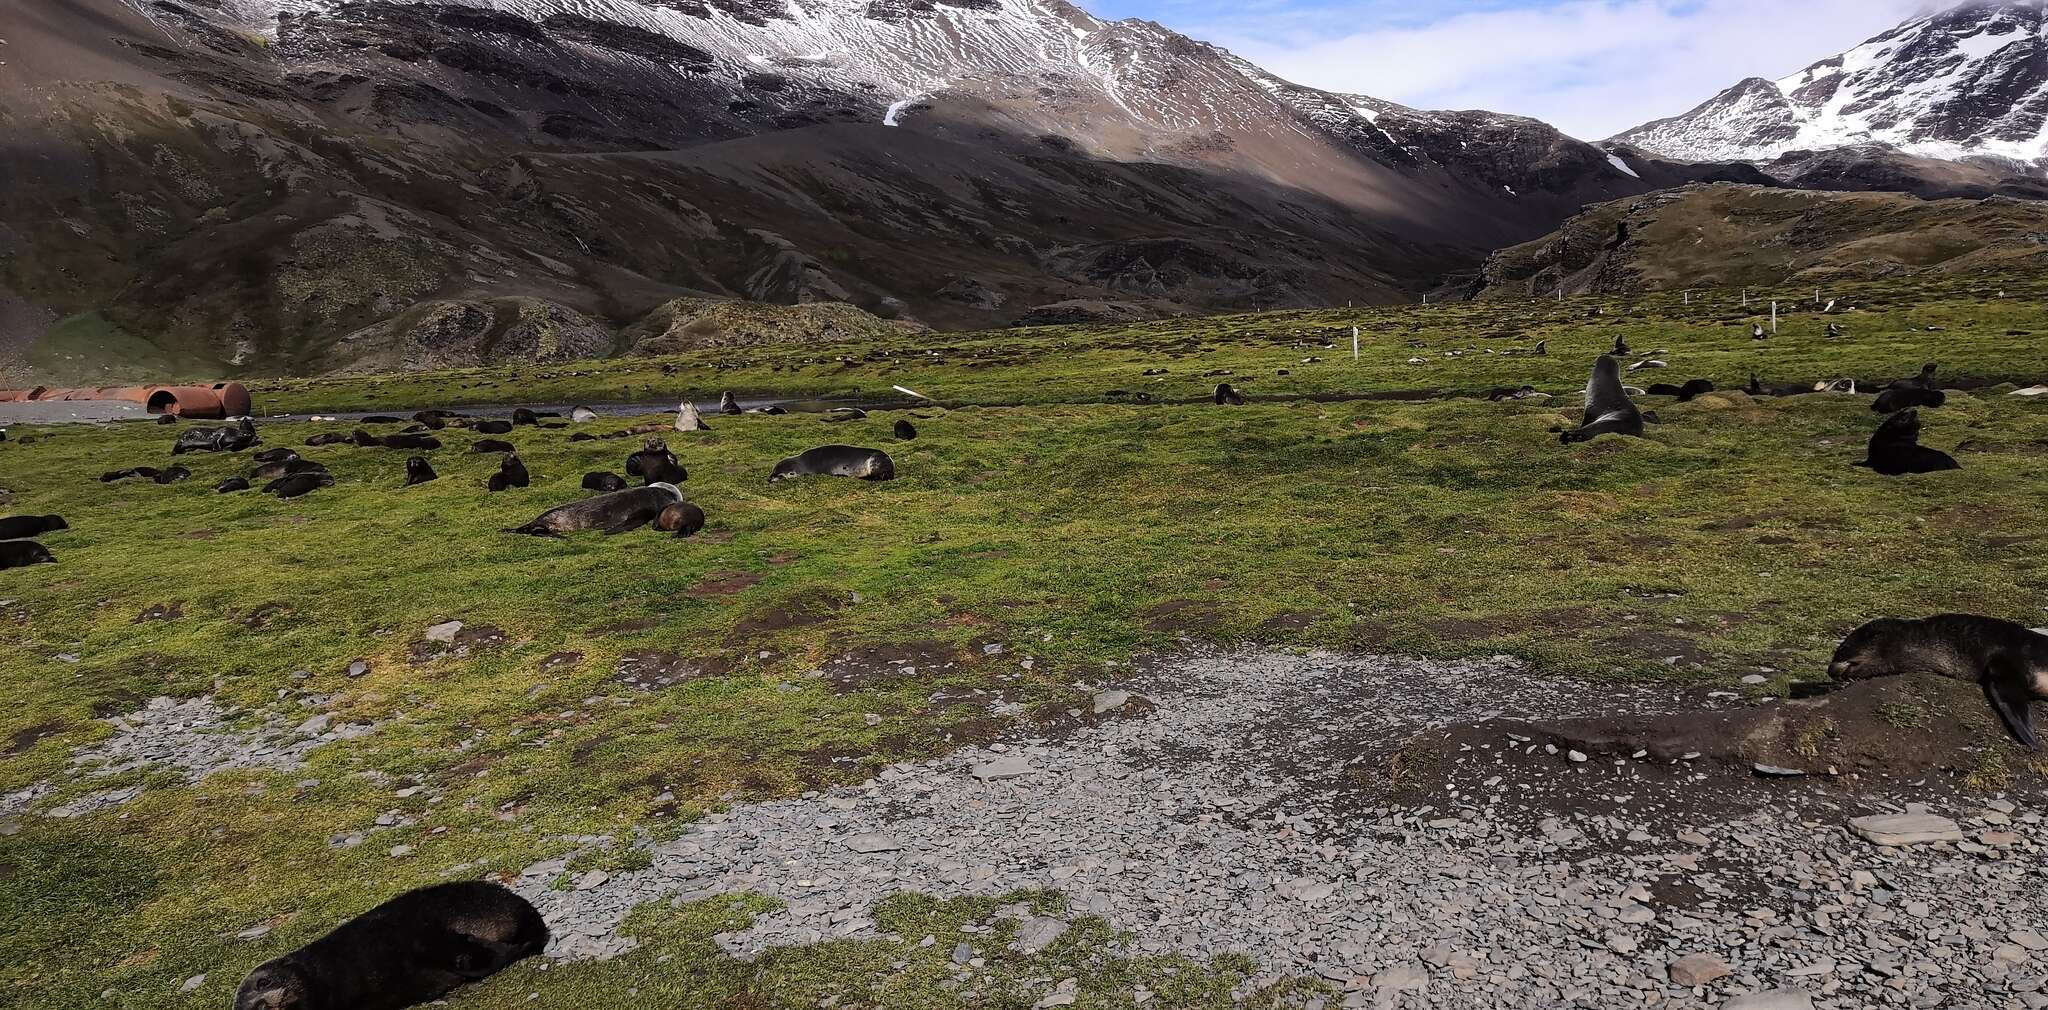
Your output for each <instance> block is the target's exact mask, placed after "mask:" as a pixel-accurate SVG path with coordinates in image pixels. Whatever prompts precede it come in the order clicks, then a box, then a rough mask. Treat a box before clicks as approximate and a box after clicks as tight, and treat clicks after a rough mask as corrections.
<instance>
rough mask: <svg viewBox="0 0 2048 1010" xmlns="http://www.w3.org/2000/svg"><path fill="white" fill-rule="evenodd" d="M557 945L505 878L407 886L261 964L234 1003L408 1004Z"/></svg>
mask: <svg viewBox="0 0 2048 1010" xmlns="http://www.w3.org/2000/svg"><path fill="white" fill-rule="evenodd" d="M547 943H548V927H547V923H546V922H544V921H542V920H541V917H540V913H539V912H537V911H535V910H534V907H533V905H531V904H529V903H528V902H527V900H526V899H525V898H522V897H520V896H518V895H516V894H514V893H512V892H511V891H509V890H507V889H505V888H503V887H500V886H498V885H497V884H493V883H488V882H485V881H459V882H455V883H448V884H435V885H433V886H431V887H422V888H419V889H417V890H412V891H407V892H405V893H404V894H401V895H399V896H398V897H396V898H392V899H391V900H390V901H387V902H385V903H383V904H381V905H378V906H377V907H375V908H372V909H370V910H369V911H367V912H364V913H363V914H361V915H358V916H356V917H355V918H353V919H350V920H348V921H347V922H344V923H342V924H341V925H339V926H336V927H335V928H334V931H333V932H331V933H328V934H327V935H326V936H323V937H321V938H320V939H318V940H315V941H313V942H312V943H309V944H307V945H305V946H303V947H300V948H299V949H298V950H295V951H292V952H291V953H289V954H286V955H284V956H283V957H277V958H272V959H271V960H268V961H265V962H263V963H262V964H260V965H257V966H256V970H254V971H251V972H250V973H249V975H248V977H247V978H245V979H243V980H242V984H241V986H240V988H238V989H236V990H235V1006H234V1010H399V1008H401V1007H409V1006H415V1005H417V1004H421V1003H426V1002H429V1001H432V1000H434V999H438V998H439V997H441V996H443V995H446V994H447V993H448V992H449V991H451V990H453V989H455V988H457V987H460V986H463V985H466V984H468V983H471V982H476V981H480V980H482V979H484V978H487V977H489V976H491V975H493V974H495V973H497V972H498V971H500V970H501V969H503V968H505V967H506V966H508V965H510V964H512V963H513V962H515V961H518V960H520V959H522V958H526V957H531V956H533V955H535V954H538V953H540V952H541V950H542V948H544V947H546V946H547Z"/></svg>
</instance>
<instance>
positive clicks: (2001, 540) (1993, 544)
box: [1984, 533, 2048, 551]
mask: <svg viewBox="0 0 2048 1010" xmlns="http://www.w3.org/2000/svg"><path fill="white" fill-rule="evenodd" d="M2043 539H2048V534H2043V533H2030V534H2027V535H2026V536H2018V537H1985V538H1984V546H1986V547H1989V548H1991V549H1992V550H1994V551H2002V550H2004V549H2006V548H2008V547H2018V546H2019V545H2021V544H2031V543H2035V542H2037V541H2040V540H2043Z"/></svg>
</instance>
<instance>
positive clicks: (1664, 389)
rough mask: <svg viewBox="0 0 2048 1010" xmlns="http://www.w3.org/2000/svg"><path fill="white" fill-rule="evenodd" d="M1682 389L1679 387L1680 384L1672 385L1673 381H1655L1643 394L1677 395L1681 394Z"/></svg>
mask: <svg viewBox="0 0 2048 1010" xmlns="http://www.w3.org/2000/svg"><path fill="white" fill-rule="evenodd" d="M1681 391H1682V390H1681V387H1679V386H1675V385H1672V384H1671V383H1669V382H1653V383H1650V388H1648V389H1645V390H1643V395H1644V396H1677V395H1678V394H1679V393H1680V392H1681Z"/></svg>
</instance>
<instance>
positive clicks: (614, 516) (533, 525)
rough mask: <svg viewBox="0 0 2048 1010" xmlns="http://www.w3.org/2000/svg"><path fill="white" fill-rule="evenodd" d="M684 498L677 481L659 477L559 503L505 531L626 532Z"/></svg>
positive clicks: (539, 533) (541, 533)
mask: <svg viewBox="0 0 2048 1010" xmlns="http://www.w3.org/2000/svg"><path fill="white" fill-rule="evenodd" d="M682 500H683V493H682V492H681V491H678V490H676V486H675V485H674V484H666V483H662V482H659V481H657V482H655V483H652V484H649V485H647V486H646V487H634V488H627V489H626V490H624V491H608V492H606V493H604V494H600V495H592V496H590V497H588V498H585V499H583V500H582V501H576V502H570V503H569V504H567V505H557V506H555V507H554V508H551V509H549V510H547V511H546V512H542V513H541V514H540V515H539V516H537V517H535V518H534V520H533V521H532V522H529V523H527V524H525V525H523V526H514V527H512V528H510V529H508V530H506V531H505V532H507V533H525V534H529V535H531V536H537V537H559V536H562V535H564V534H568V533H581V532H583V531H585V530H603V531H605V532H606V533H608V534H617V533H625V532H627V531H628V530H636V529H639V528H640V527H642V526H645V525H647V524H648V523H651V522H653V521H655V520H656V519H657V518H659V517H660V516H661V512H662V510H663V509H666V508H668V507H670V506H672V505H674V504H676V503H677V502H680V501H682Z"/></svg>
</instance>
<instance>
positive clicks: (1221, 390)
mask: <svg viewBox="0 0 2048 1010" xmlns="http://www.w3.org/2000/svg"><path fill="white" fill-rule="evenodd" d="M1215 400H1216V403H1217V404H1218V405H1222V404H1226V403H1227V404H1229V405H1230V406H1233V407H1242V406H1244V394H1243V393H1240V392H1238V391H1237V390H1235V389H1232V388H1230V383H1228V382H1219V383H1217V384H1216V393H1215Z"/></svg>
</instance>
